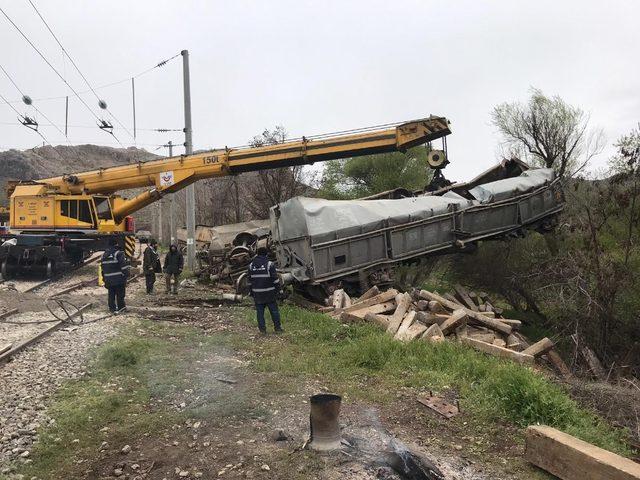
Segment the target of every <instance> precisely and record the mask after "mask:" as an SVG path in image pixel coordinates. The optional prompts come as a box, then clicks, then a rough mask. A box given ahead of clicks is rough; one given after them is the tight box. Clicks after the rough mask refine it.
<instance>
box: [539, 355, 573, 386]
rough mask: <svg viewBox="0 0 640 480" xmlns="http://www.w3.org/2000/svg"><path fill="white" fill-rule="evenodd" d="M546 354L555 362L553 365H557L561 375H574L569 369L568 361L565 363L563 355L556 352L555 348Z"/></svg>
mask: <svg viewBox="0 0 640 480" xmlns="http://www.w3.org/2000/svg"><path fill="white" fill-rule="evenodd" d="M546 356H547V358H548V359H549V361H550V362H551V363H552V364H553V366H554V367H556V370H558V373H560V375H562V376H563V377H564V378H566V379H569V378H571V377H572V376H573V374H572V373H571V370H569V367H568V366H567V364H566V363H564V360H562V357H561V356H560V354H559V353H558V352H556V351H555V350H550V351H549V352H547V355H546Z"/></svg>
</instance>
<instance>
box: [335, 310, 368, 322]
mask: <svg viewBox="0 0 640 480" xmlns="http://www.w3.org/2000/svg"><path fill="white" fill-rule="evenodd" d="M363 320H364V317H359V316H357V315H354V314H353V313H349V312H342V313H341V314H340V321H341V322H343V323H362V321H363Z"/></svg>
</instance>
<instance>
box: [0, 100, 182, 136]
mask: <svg viewBox="0 0 640 480" xmlns="http://www.w3.org/2000/svg"><path fill="white" fill-rule="evenodd" d="M9 105H10V104H9ZM47 121H49V120H47ZM0 125H22V124H21V123H19V122H0ZM40 126H42V127H60V128H62V126H63V125H56V124H54V123H51V122H50V121H49V123H41V124H40ZM67 126H68V127H69V128H92V129H93V128H96V126H95V125H67ZM137 130H140V131H142V132H158V133H165V132H182V128H137ZM63 135H64V133H63Z"/></svg>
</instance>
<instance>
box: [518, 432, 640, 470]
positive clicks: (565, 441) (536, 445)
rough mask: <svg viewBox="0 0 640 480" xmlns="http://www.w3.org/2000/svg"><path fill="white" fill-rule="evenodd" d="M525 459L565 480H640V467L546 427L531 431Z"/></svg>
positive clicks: (528, 435) (526, 445) (526, 436)
mask: <svg viewBox="0 0 640 480" xmlns="http://www.w3.org/2000/svg"><path fill="white" fill-rule="evenodd" d="M524 456H525V459H526V460H527V461H529V462H531V463H533V464H534V465H536V466H537V467H540V468H542V469H543V470H546V471H547V472H549V473H551V474H553V475H555V476H557V477H559V478H561V479H562V480H601V479H607V480H638V479H640V464H638V463H636V462H634V461H632V460H629V459H628V458H624V457H621V456H620V455H617V454H615V453H613V452H609V451H607V450H604V449H602V448H599V447H596V446H595V445H592V444H590V443H587V442H585V441H583V440H580V439H578V438H575V437H572V436H571V435H569V434H566V433H564V432H561V431H560V430H556V429H555V428H552V427H548V426H546V425H532V426H530V427H528V428H527V431H526V434H525V454H524Z"/></svg>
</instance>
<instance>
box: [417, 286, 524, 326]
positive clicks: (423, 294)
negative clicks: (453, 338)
mask: <svg viewBox="0 0 640 480" xmlns="http://www.w3.org/2000/svg"><path fill="white" fill-rule="evenodd" d="M420 298H424V299H427V300H437V301H438V302H440V303H441V304H442V305H443V306H445V307H447V308H450V309H451V310H457V309H458V308H460V307H459V306H458V305H456V304H455V303H454V302H450V301H449V300H447V299H446V298H443V297H441V296H440V295H438V294H437V293H431V292H429V291H428V290H421V291H420ZM454 307H455V308H454ZM463 308H464V307H463ZM465 311H466V313H467V315H468V316H469V317H470V318H471V319H473V320H475V321H477V322H479V323H480V324H482V325H484V326H485V327H489V328H491V329H493V330H497V331H499V332H502V333H504V334H506V335H509V334H510V333H511V331H512V330H513V328H512V327H511V325H507V324H506V323H502V322H500V321H499V320H498V319H494V318H489V317H487V316H485V315H483V314H481V313H479V312H474V311H473V310H471V309H469V308H467V309H465Z"/></svg>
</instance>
